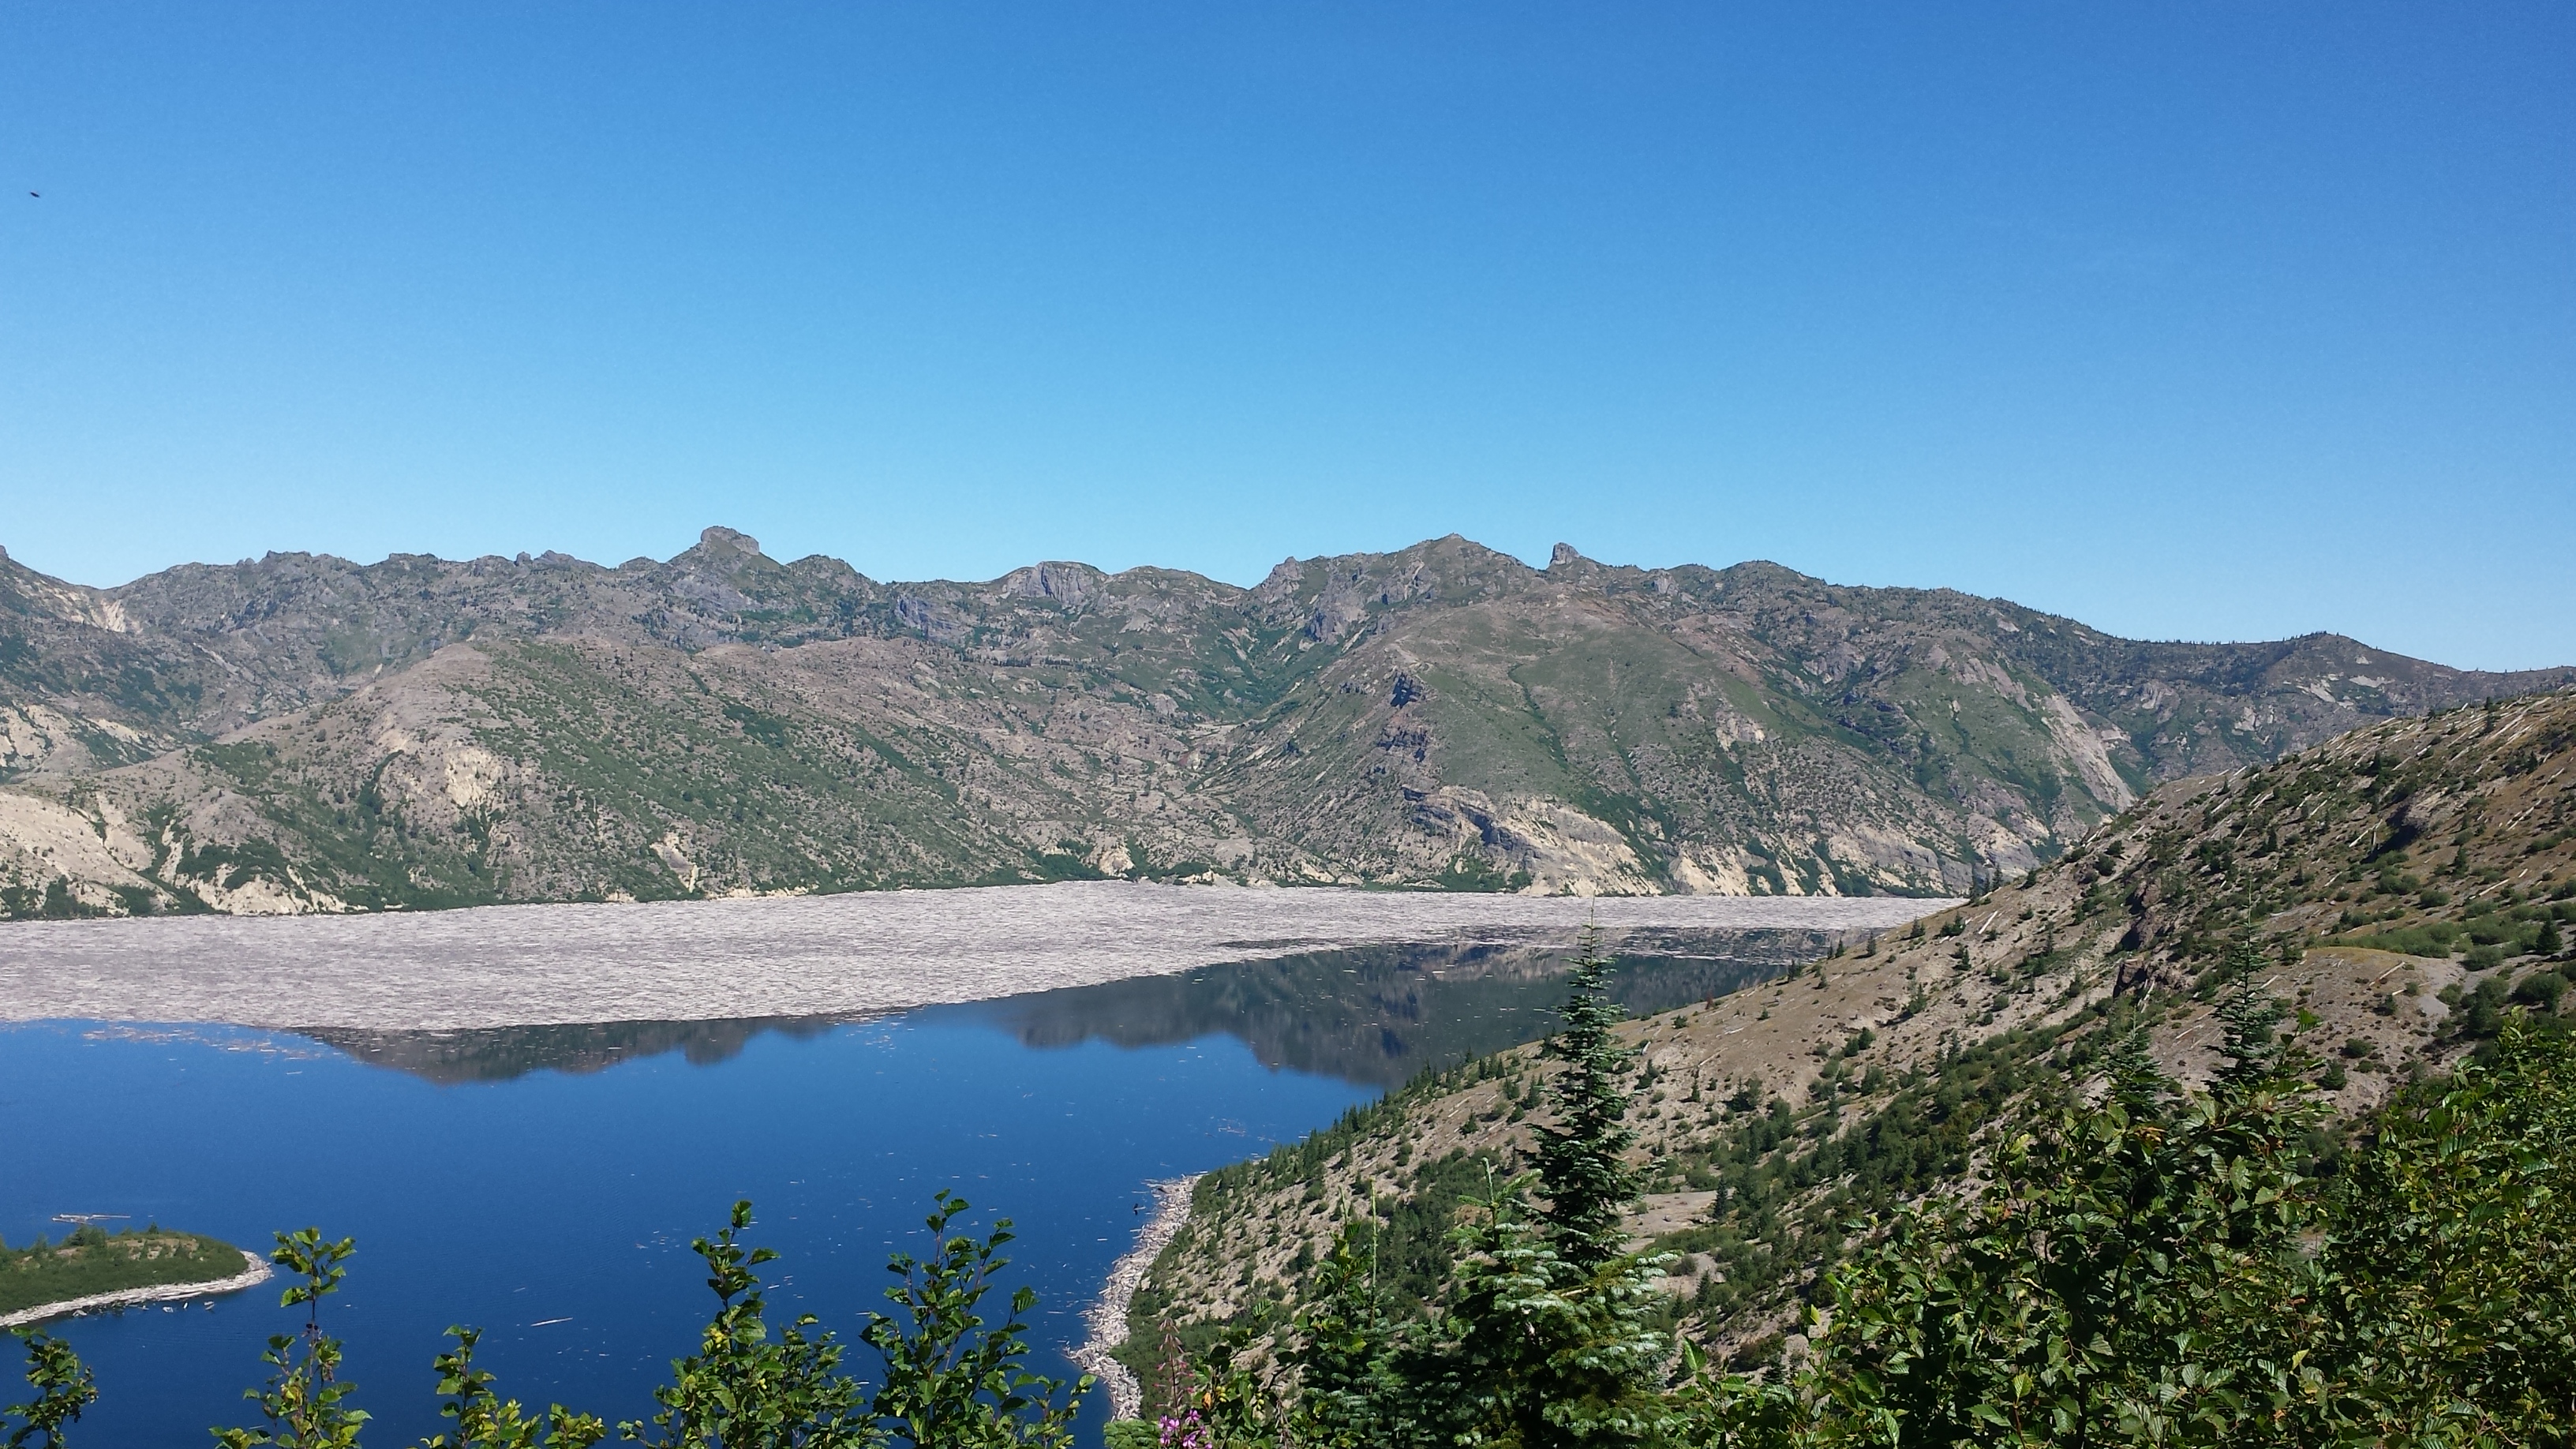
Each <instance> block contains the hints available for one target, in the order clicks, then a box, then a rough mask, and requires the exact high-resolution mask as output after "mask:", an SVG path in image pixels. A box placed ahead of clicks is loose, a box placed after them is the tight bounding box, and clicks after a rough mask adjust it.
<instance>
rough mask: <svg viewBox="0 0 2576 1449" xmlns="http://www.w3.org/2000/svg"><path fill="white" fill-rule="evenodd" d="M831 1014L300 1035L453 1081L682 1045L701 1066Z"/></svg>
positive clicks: (813, 1031)
mask: <svg viewBox="0 0 2576 1449" xmlns="http://www.w3.org/2000/svg"><path fill="white" fill-rule="evenodd" d="M840 1024H841V1023H840V1022H839V1021H838V1020H837V1019H834V1018H831V1017H800V1016H773V1017H753V1018H749V1019H745V1020H737V1021H604V1022H595V1023H590V1024H586V1025H579V1026H500V1027H480V1028H475V1029H472V1030H464V1031H356V1030H348V1029H343V1028H337V1027H313V1028H308V1029H307V1030H305V1032H304V1033H303V1034H304V1035H305V1036H309V1037H311V1038H313V1039H314V1040H315V1041H319V1042H324V1043H327V1044H329V1045H331V1046H335V1047H338V1048H339V1049H340V1050H342V1051H344V1052H347V1053H348V1054H349V1055H351V1056H353V1057H356V1058H357V1059H358V1060H360V1061H362V1062H368V1063H372V1064H373V1065H376V1066H380V1067H392V1068H394V1069H395V1070H397V1071H404V1072H409V1073H411V1074H412V1075H414V1076H416V1077H427V1078H428V1079H429V1080H431V1081H433V1082H437V1083H439V1084H441V1085H445V1086H453V1085H455V1084H458V1083H462V1082H506V1081H508V1080H510V1079H511V1078H513V1077H523V1076H526V1075H527V1074H528V1073H530V1072H543V1071H554V1072H598V1071H605V1070H607V1069H608V1068H610V1067H613V1066H616V1065H617V1064H618V1063H619V1062H626V1061H634V1060H637V1059H640V1058H643V1057H655V1056H660V1055H662V1054H663V1053H665V1052H669V1051H677V1052H679V1053H680V1054H681V1055H682V1056H684V1057H686V1058H687V1059H688V1060H689V1061H691V1062H693V1063H695V1064H696V1065H698V1066H713V1065H715V1064H716V1063H718V1062H721V1061H727V1060H730V1059H731V1058H733V1057H734V1056H736V1055H739V1054H740V1053H741V1051H742V1049H743V1047H745V1046H746V1045H748V1044H749V1043H750V1041H751V1039H752V1038H753V1037H756V1036H758V1035H760V1034H761V1033H762V1032H764V1031H778V1032H785V1033H786V1034H787V1035H789V1036H796V1037H814V1036H821V1035H822V1034H823V1033H825V1032H827V1031H830V1030H831V1029H832V1028H833V1027H835V1026H838V1025H840Z"/></svg>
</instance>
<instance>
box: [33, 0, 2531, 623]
mask: <svg viewBox="0 0 2576 1449" xmlns="http://www.w3.org/2000/svg"><path fill="white" fill-rule="evenodd" d="M30 191H34V192H41V193H42V195H41V196H40V197H31V196H29V195H27V194H26V193H28V192H30ZM711 522H722V523H727V524H730V525H732V526H735V527H738V528H741V529H744V530H745V531H748V532H751V533H754V534H756V535H758V536H759V537H760V538H761V539H762V540H763V542H764V544H765V545H766V546H767V547H768V549H769V551H770V552H771V553H772V554H775V555H779V556H794V555H798V554H804V553H809V552H821V553H830V554H834V555H837V556H840V557H843V558H847V559H849V560H850V561H851V562H852V563H853V564H855V565H857V566H858V567H859V568H860V569H862V570H863V571H865V572H867V573H868V574H870V575H872V576H875V577H878V578H922V577H931V576H945V577H967V578H977V577H990V576H992V575H995V574H998V573H1001V572H1003V571H1004V570H1006V569H1009V568H1011V567H1014V566H1016V565H1018V564H1020V563H1024V562H1027V561H1030V560H1033V559H1037V558H1047V557H1052V558H1078V559H1083V560H1087V561H1089V562H1093V563H1097V564H1100V565H1102V566H1105V567H1110V568H1120V567H1126V566H1129V565H1133V564H1138V563H1158V564H1166V565H1171V566H1176V567H1184V568H1191V569H1196V570H1199V571H1201V572H1203V573H1208V574H1211V575H1214V576H1216V577H1219V578H1225V579H1231V580H1235V581H1237V582H1251V581H1253V580H1255V579H1257V578H1259V577H1260V576H1261V575H1262V574H1263V573H1264V572H1265V571H1266V570H1267V569H1268V568H1269V566H1270V565H1271V564H1272V563H1274V562H1276V561H1277V560H1278V559H1279V558H1281V557H1282V556H1283V555H1287V554H1291V553H1293V554H1297V555H1301V556H1304V555H1312V554H1317V553H1326V552H1344V551H1350V550H1358V549H1383V548H1391V547H1399V546H1402V545H1403V544H1406V543H1408V542H1412V541H1414V540H1416V539H1419V538H1423V537H1428V536H1433V535H1438V534H1444V533H1448V532H1451V531H1457V532H1462V533H1465V534H1467V535H1468V536H1470V537H1472V538H1476V539H1480V540H1482V541H1484V542H1486V543H1489V544H1492V545H1493V546H1495V547H1498V548H1502V549H1506V550H1508V551H1511V552H1514V553H1517V554H1520V555H1522V556H1524V557H1528V558H1532V559H1535V560H1543V559H1544V558H1545V556H1546V553H1547V550H1548V547H1549V545H1550V544H1552V543H1554V542H1555V541H1557V540H1559V539H1564V540H1568V541H1570V542H1572V543H1574V544H1575V545H1576V546H1578V547H1580V548H1581V549H1582V550H1583V551H1584V552H1585V553H1587V554H1590V555H1592V556H1593V557H1596V558H1602V559H1607V560H1612V561H1618V562H1635V563H1643V564H1668V563H1679V562H1704V563H1711V564H1721V565H1722V564H1727V563H1732V562H1735V561H1737V560H1740V559H1745V558H1770V559H1774V560H1777V561H1779V562H1781V563H1784V564H1787V565H1790V566H1792V567H1795V568H1799V569H1803V570H1805V571H1807V572H1810V573H1814V574H1819V575H1822V576H1824V577H1827V578H1830V579H1834V580H1837V581H1842V582H1850V583H1873V584H1910V585H1947V586H1952V587H1957V588H1963V589H1969V590H1973V591H1976V592H1980V593H1990V594H2001V595H2005V596H2008V597H2011V598H2014V599H2017V600H2020V601H2022V602H2024V603H2027V604H2030V605H2033V606H2035V607H2040V608H2045V609H2051V610H2056V611H2059V612H2063V613H2067V614H2072V615H2074V616H2076V617H2079V618H2082V619H2084V620H2086V621H2088V622H2090V623H2092V624H2095V625H2096V626H2099V627H2102V628H2106V629H2111V630H2114V631H2117V632H2121V633H2125V634H2130V635H2136V636H2143V637H2152V638H2177V637H2187V638H2259V637H2274V636H2280V635H2286V634H2292V633H2298V632H2304V631H2306V630H2311V629H2336V630H2341V631H2344V632H2347V633H2352V634H2356V635H2359V636H2361V637H2363V638H2365V639H2368V640H2369V641H2371V642H2372V643H2374V644H2377V645H2380V646H2382V647H2387V648H2394V649H2401V650H2405V651H2407V652H2410V653H2415V654H2420V655H2425V656H2429V657H2433V658H2437V659H2441V660H2444V661H2446V662H2450V663H2456V664H2463V665H2476V666H2484V667H2491V668H2492V667H2521V666H2533V665H2542V664H2555V663H2566V662H2576V558H2571V553H2570V547H2569V541H2570V540H2571V539H2576V9H2571V8H2570V7H2568V6H2566V5H2564V4H2541V5H2523V6H2517V5H2509V4H2496V5H2479V6H2433V5H2424V6H2412V7H2397V6H2379V5H2355V4H2332V5H2327V4H2274V5H2263V6H2247V5H2225V6H2191V5H2171V4H2157V5H2152V6H2145V5H2141V6H2118V5H2107V4H2106V5H2085V6H2068V5H2060V4H2048V5H2029V6H1977V7H1964V6H1963V7H1934V6H1921V5H1903V6H1899V5H1889V6H1856V5H1830V4H1824V5H1813V4H1801V5H1782V6H1774V7H1758V8H1757V7H1745V6H1707V5H1687V6H1673V7H1659V6H1635V5H1604V4H1583V5H1563V6H1538V5H1512V4H1474V5H1464V4H1462V5H1389V4H1382V3H1378V4H1366V5H1357V4H1355V5H1348V6H1330V5H1309V6H1294V7H1290V6H1266V5H1252V4H1246V5H1204V4H1192V5H1181V4H1174V5H1168V6H1125V5H1116V4H1084V5H1058V6H1036V5H1026V4H1020V5H1006V6H985V5H976V4H971V3H959V4H939V5H930V4H918V5H905V6H856V5H815V6H784V5H778V6H728V7H717V6H706V5H647V4H617V5H588V6H586V5H579V4H569V3H565V4H549V5H543V6H531V5H508V6H484V5H470V4H443V5H437V6H427V5H415V6H408V7H398V6H349V5H337V4H335V5H316V6H311V7H287V6H260V5H232V6H203V5H186V6H171V7H167V8H156V7H151V6H140V5H88V4H84V5H69V4H11V5H10V6H8V7H7V8H5V9H0V544H5V545H6V546H7V548H8V549H9V551H10V553H11V555H12V556H14V557H16V558H18V559H20V560H22V561H24V562H26V563H28V564H30V565H33V566H35V567H37V568H41V569H44V570H46V571H48V572H51V573H55V574H59V575H62V576H65V577H68V578H72V579H75V580H79V581H81V582H85V583H97V584H107V583H115V582H121V581H123V580H125V579H128V578H131V577H133V576H135V575H137V574H140V573H144V572H147V571H150V570H152V569H157V568H161V567H166V566H168V565H170V564H172V563H177V562H180V561H184V560H215V561H222V560H229V559H233V558H238V557H242V556H246V555H252V554H257V553H261V552H264V551H266V550H269V549H312V550H323V551H329V552H334V553H339V554H344V555H348V556H351V557H356V558H360V559H375V558H380V557H382V556H383V555H384V554H385V553H387V552H389V551H397V550H399V551H425V552H435V553H439V554H443V555H448V556H451V557H456V556H470V555H474V554H480V553H493V552H497V553H515V552H518V551H520V550H523V549H524V550H529V551H539V550H543V549H547V548H557V549H562V550H564V551H566V552H570V553H575V554H579V555H582V556H584V557H589V558H596V559H601V560H605V561H610V562H614V561H617V560H620V559H624V558H627V557H631V556H633V555H636V554H639V553H641V554H653V555H656V556H667V555H669V554H671V553H673V552H675V551H677V550H678V549H680V548H682V547H685V546H686V545H687V544H688V543H689V542H690V541H691V540H692V539H693V538H694V537H695V535H696V533H697V530H698V529H699V528H700V527H701V526H703V525H704V524H707V523H711Z"/></svg>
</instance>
